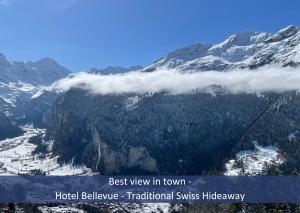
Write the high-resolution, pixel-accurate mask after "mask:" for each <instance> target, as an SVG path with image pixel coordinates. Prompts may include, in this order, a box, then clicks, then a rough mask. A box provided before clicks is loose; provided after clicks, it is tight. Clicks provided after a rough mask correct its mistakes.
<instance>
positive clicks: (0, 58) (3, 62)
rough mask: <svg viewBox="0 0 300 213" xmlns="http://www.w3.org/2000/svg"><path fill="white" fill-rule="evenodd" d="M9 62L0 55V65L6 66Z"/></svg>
mask: <svg viewBox="0 0 300 213" xmlns="http://www.w3.org/2000/svg"><path fill="white" fill-rule="evenodd" d="M8 64H9V62H8V61H7V59H6V57H5V56H4V55H3V54H2V53H0V65H8Z"/></svg>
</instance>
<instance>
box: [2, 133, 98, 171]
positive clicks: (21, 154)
mask: <svg viewBox="0 0 300 213" xmlns="http://www.w3.org/2000/svg"><path fill="white" fill-rule="evenodd" d="M23 130H25V133H24V134H23V135H22V136H19V137H15V138H9V139H6V140H2V141H0V175H2V176H4V175H27V174H32V172H34V171H37V170H38V171H40V172H42V173H44V174H45V175H58V176H60V175H61V176H63V175H66V176H67V175H89V174H92V171H91V169H88V168H86V167H85V166H81V167H79V166H74V165H72V164H59V163H58V161H57V158H58V156H53V154H52V153H51V152H50V151H49V153H47V154H45V155H41V154H35V155H33V154H32V152H33V151H34V150H35V148H36V147H37V145H34V144H32V143H29V139H30V138H32V137H34V136H37V135H44V134H45V130H43V129H34V128H30V127H23Z"/></svg>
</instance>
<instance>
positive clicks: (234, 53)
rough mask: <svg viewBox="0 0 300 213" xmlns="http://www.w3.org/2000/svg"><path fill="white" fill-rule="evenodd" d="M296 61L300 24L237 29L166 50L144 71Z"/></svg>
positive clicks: (218, 68) (299, 54)
mask: <svg viewBox="0 0 300 213" xmlns="http://www.w3.org/2000/svg"><path fill="white" fill-rule="evenodd" d="M275 63H279V64H281V65H282V66H297V65H299V63H300V28H299V27H297V26H289V27H287V28H284V29H282V30H280V31H278V32H277V33H275V34H271V33H265V32H241V33H237V34H234V35H232V36H229V37H228V38H227V39H226V40H225V41H223V42H221V43H219V44H214V45H213V44H193V45H191V46H188V47H185V48H182V49H178V50H175V51H173V52H170V53H169V54H167V55H166V56H164V57H162V58H160V59H159V60H157V61H156V62H155V63H153V64H152V65H150V66H148V67H146V68H145V71H153V70H158V69H166V68H172V69H176V70H180V71H187V72H194V71H209V70H216V71H230V70H236V69H245V68H250V69H255V68H258V67H261V66H264V65H266V64H275Z"/></svg>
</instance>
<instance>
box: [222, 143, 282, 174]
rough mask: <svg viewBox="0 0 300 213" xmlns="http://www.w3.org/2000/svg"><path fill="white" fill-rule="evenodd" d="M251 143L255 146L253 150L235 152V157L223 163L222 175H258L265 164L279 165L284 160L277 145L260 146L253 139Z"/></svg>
mask: <svg viewBox="0 0 300 213" xmlns="http://www.w3.org/2000/svg"><path fill="white" fill-rule="evenodd" d="M253 144H254V146H255V150H254V151H250V150H248V151H240V152H239V153H237V154H236V158H235V159H231V160H229V161H228V162H227V163H226V164H225V168H226V171H225V173H224V175H227V176H238V175H260V174H262V172H263V171H264V169H265V167H266V166H270V165H279V164H282V163H283V162H284V161H283V158H282V156H281V155H280V154H279V153H278V151H279V150H278V148H277V147H275V146H267V147H262V146H259V145H258V144H257V142H255V141H254V142H253Z"/></svg>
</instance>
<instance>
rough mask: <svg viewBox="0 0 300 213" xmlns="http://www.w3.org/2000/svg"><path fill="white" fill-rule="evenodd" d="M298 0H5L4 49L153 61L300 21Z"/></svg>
mask: <svg viewBox="0 0 300 213" xmlns="http://www.w3.org/2000/svg"><path fill="white" fill-rule="evenodd" d="M299 8H300V1H299V0H287V1H282V0H248V1H246V0H245V1H244V0H226V1H225V0H218V1H217V0H0V29H1V31H0V52H2V53H4V54H5V55H6V56H7V58H8V59H10V60H25V61H27V60H32V61H35V60H38V59H40V58H42V57H45V56H48V57H52V58H54V59H55V60H57V61H58V62H59V63H61V64H62V65H64V66H66V67H68V68H69V69H72V70H73V71H78V70H83V69H90V68H92V67H97V68H103V67H106V66H109V65H119V66H132V65H144V66H145V65H148V64H150V63H152V62H153V61H154V60H156V59H158V58H159V57H161V56H163V55H165V54H166V53H168V52H169V51H172V50H174V49H177V48H181V47H184V46H187V45H189V44H192V43H197V42H202V43H217V42H220V41H222V40H224V39H225V38H226V37H228V36H229V35H231V34H233V33H236V32H239V31H246V30H257V31H267V32H275V31H277V30H279V29H280V28H283V27H286V26H288V25H291V24H294V25H300V13H299Z"/></svg>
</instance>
